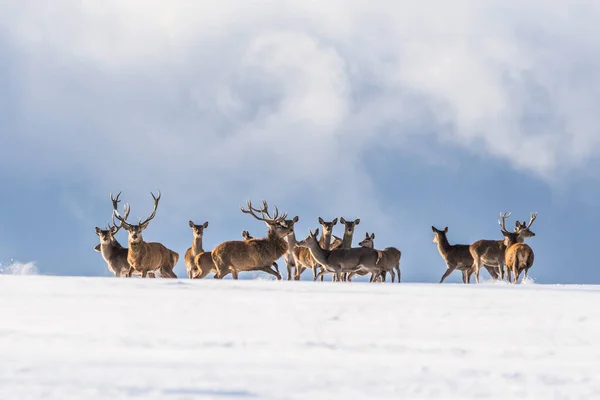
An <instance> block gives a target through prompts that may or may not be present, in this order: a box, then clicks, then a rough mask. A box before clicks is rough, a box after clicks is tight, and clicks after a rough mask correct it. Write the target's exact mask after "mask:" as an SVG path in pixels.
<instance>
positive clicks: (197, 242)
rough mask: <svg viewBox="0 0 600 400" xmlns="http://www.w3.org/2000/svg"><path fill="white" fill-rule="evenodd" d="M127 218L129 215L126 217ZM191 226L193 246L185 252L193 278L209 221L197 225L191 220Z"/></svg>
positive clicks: (188, 271)
mask: <svg viewBox="0 0 600 400" xmlns="http://www.w3.org/2000/svg"><path fill="white" fill-rule="evenodd" d="M125 219H127V217H125ZM189 225H190V228H192V234H193V235H194V238H193V240H192V247H190V248H189V249H187V251H186V252H185V257H184V258H183V259H184V261H185V268H186V269H187V273H188V277H189V278H190V279H192V277H193V275H194V274H195V273H197V271H196V270H197V268H198V267H197V265H196V263H195V259H196V256H197V255H198V254H200V253H203V252H204V249H203V248H202V237H203V236H204V229H206V228H208V221H206V222H205V223H203V224H202V225H196V224H194V222H192V221H189Z"/></svg>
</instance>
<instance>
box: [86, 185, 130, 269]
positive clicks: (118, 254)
mask: <svg viewBox="0 0 600 400" xmlns="http://www.w3.org/2000/svg"><path fill="white" fill-rule="evenodd" d="M111 199H112V197H111ZM114 201H116V202H117V203H119V202H120V201H121V200H119V196H117V198H116V199H114ZM128 216H129V210H126V213H125V218H127V217H128ZM122 227H123V223H122V222H121V223H120V224H119V225H117V224H116V222H115V217H114V214H113V216H112V225H109V226H108V229H100V228H99V227H96V235H98V237H99V238H100V244H99V245H98V246H96V247H95V248H94V250H96V251H99V252H100V253H101V254H102V258H103V259H104V261H106V264H107V265H108V269H109V270H110V272H112V273H113V274H115V276H116V277H120V276H121V275H125V274H127V272H128V271H129V262H128V261H127V252H128V249H127V248H126V247H123V246H121V244H120V243H119V242H118V241H117V239H116V238H115V235H116V234H117V232H119V230H120V229H121V228H122Z"/></svg>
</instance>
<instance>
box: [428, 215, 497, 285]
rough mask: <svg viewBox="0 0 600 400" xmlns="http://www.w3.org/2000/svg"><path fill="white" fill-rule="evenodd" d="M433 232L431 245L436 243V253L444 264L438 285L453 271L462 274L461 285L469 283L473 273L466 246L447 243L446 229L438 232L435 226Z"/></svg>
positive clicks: (492, 271)
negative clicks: (438, 253) (444, 270)
mask: <svg viewBox="0 0 600 400" xmlns="http://www.w3.org/2000/svg"><path fill="white" fill-rule="evenodd" d="M431 230H432V231H433V243H437V247H438V251H439V252H440V255H441V256H442V258H443V259H444V261H445V262H446V268H447V270H446V272H445V273H444V275H442V279H440V283H442V282H444V279H446V278H447V277H448V276H449V275H450V274H451V273H452V272H454V271H455V270H459V271H461V272H462V278H463V283H470V282H471V275H472V274H473V272H474V268H473V257H472V256H471V253H470V252H469V245H468V244H454V245H451V244H450V242H448V237H447V235H448V227H445V228H444V230H439V229H437V228H436V227H435V226H432V227H431ZM485 268H486V269H487V270H488V271H489V272H490V274H492V275H493V274H495V273H496V271H495V270H494V269H493V268H492V267H488V266H487V265H486V266H485Z"/></svg>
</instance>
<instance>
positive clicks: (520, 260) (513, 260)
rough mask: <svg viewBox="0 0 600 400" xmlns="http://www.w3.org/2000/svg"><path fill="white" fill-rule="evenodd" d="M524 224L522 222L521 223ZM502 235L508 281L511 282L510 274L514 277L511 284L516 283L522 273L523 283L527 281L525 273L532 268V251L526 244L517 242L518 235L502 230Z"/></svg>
mask: <svg viewBox="0 0 600 400" xmlns="http://www.w3.org/2000/svg"><path fill="white" fill-rule="evenodd" d="M523 223H524V222H523ZM502 234H503V235H504V245H505V246H506V252H505V255H504V257H505V259H506V275H507V278H508V281H509V282H510V281H511V272H512V274H513V276H514V278H513V281H512V282H513V283H517V281H518V280H519V275H521V272H522V271H524V272H525V275H523V280H522V281H521V283H523V282H524V281H525V280H526V279H527V272H528V271H529V268H531V267H532V266H533V259H534V255H533V250H532V249H531V247H530V246H529V245H528V244H525V243H521V242H519V241H518V240H519V233H517V232H507V231H506V230H504V229H502Z"/></svg>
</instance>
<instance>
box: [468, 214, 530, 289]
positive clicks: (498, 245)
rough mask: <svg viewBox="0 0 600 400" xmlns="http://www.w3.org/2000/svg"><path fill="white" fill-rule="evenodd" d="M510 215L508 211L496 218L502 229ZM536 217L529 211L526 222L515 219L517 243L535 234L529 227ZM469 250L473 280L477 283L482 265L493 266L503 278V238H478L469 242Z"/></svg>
mask: <svg viewBox="0 0 600 400" xmlns="http://www.w3.org/2000/svg"><path fill="white" fill-rule="evenodd" d="M510 215H511V213H510V212H506V213H501V214H500V219H499V220H498V223H499V224H500V226H501V228H502V230H506V228H505V224H506V219H507V218H508V217H510ZM536 218H537V214H536V213H531V216H530V219H529V223H528V224H525V222H523V224H520V223H519V221H517V223H516V226H515V233H517V234H518V238H517V241H518V242H519V243H522V242H523V241H524V240H525V239H526V238H530V237H533V236H535V233H533V232H532V231H531V229H530V227H531V224H533V221H535V219H536ZM469 251H470V252H471V256H472V257H473V263H474V270H475V280H476V282H477V283H479V270H480V269H481V266H482V265H487V266H491V267H495V268H496V270H497V272H498V273H497V274H496V275H497V276H498V277H499V278H500V279H501V280H504V265H505V258H504V254H505V251H506V245H505V244H504V240H478V241H476V242H474V243H473V244H471V246H470V248H469ZM488 271H489V269H488ZM492 277H493V275H492ZM494 279H497V278H494Z"/></svg>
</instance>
